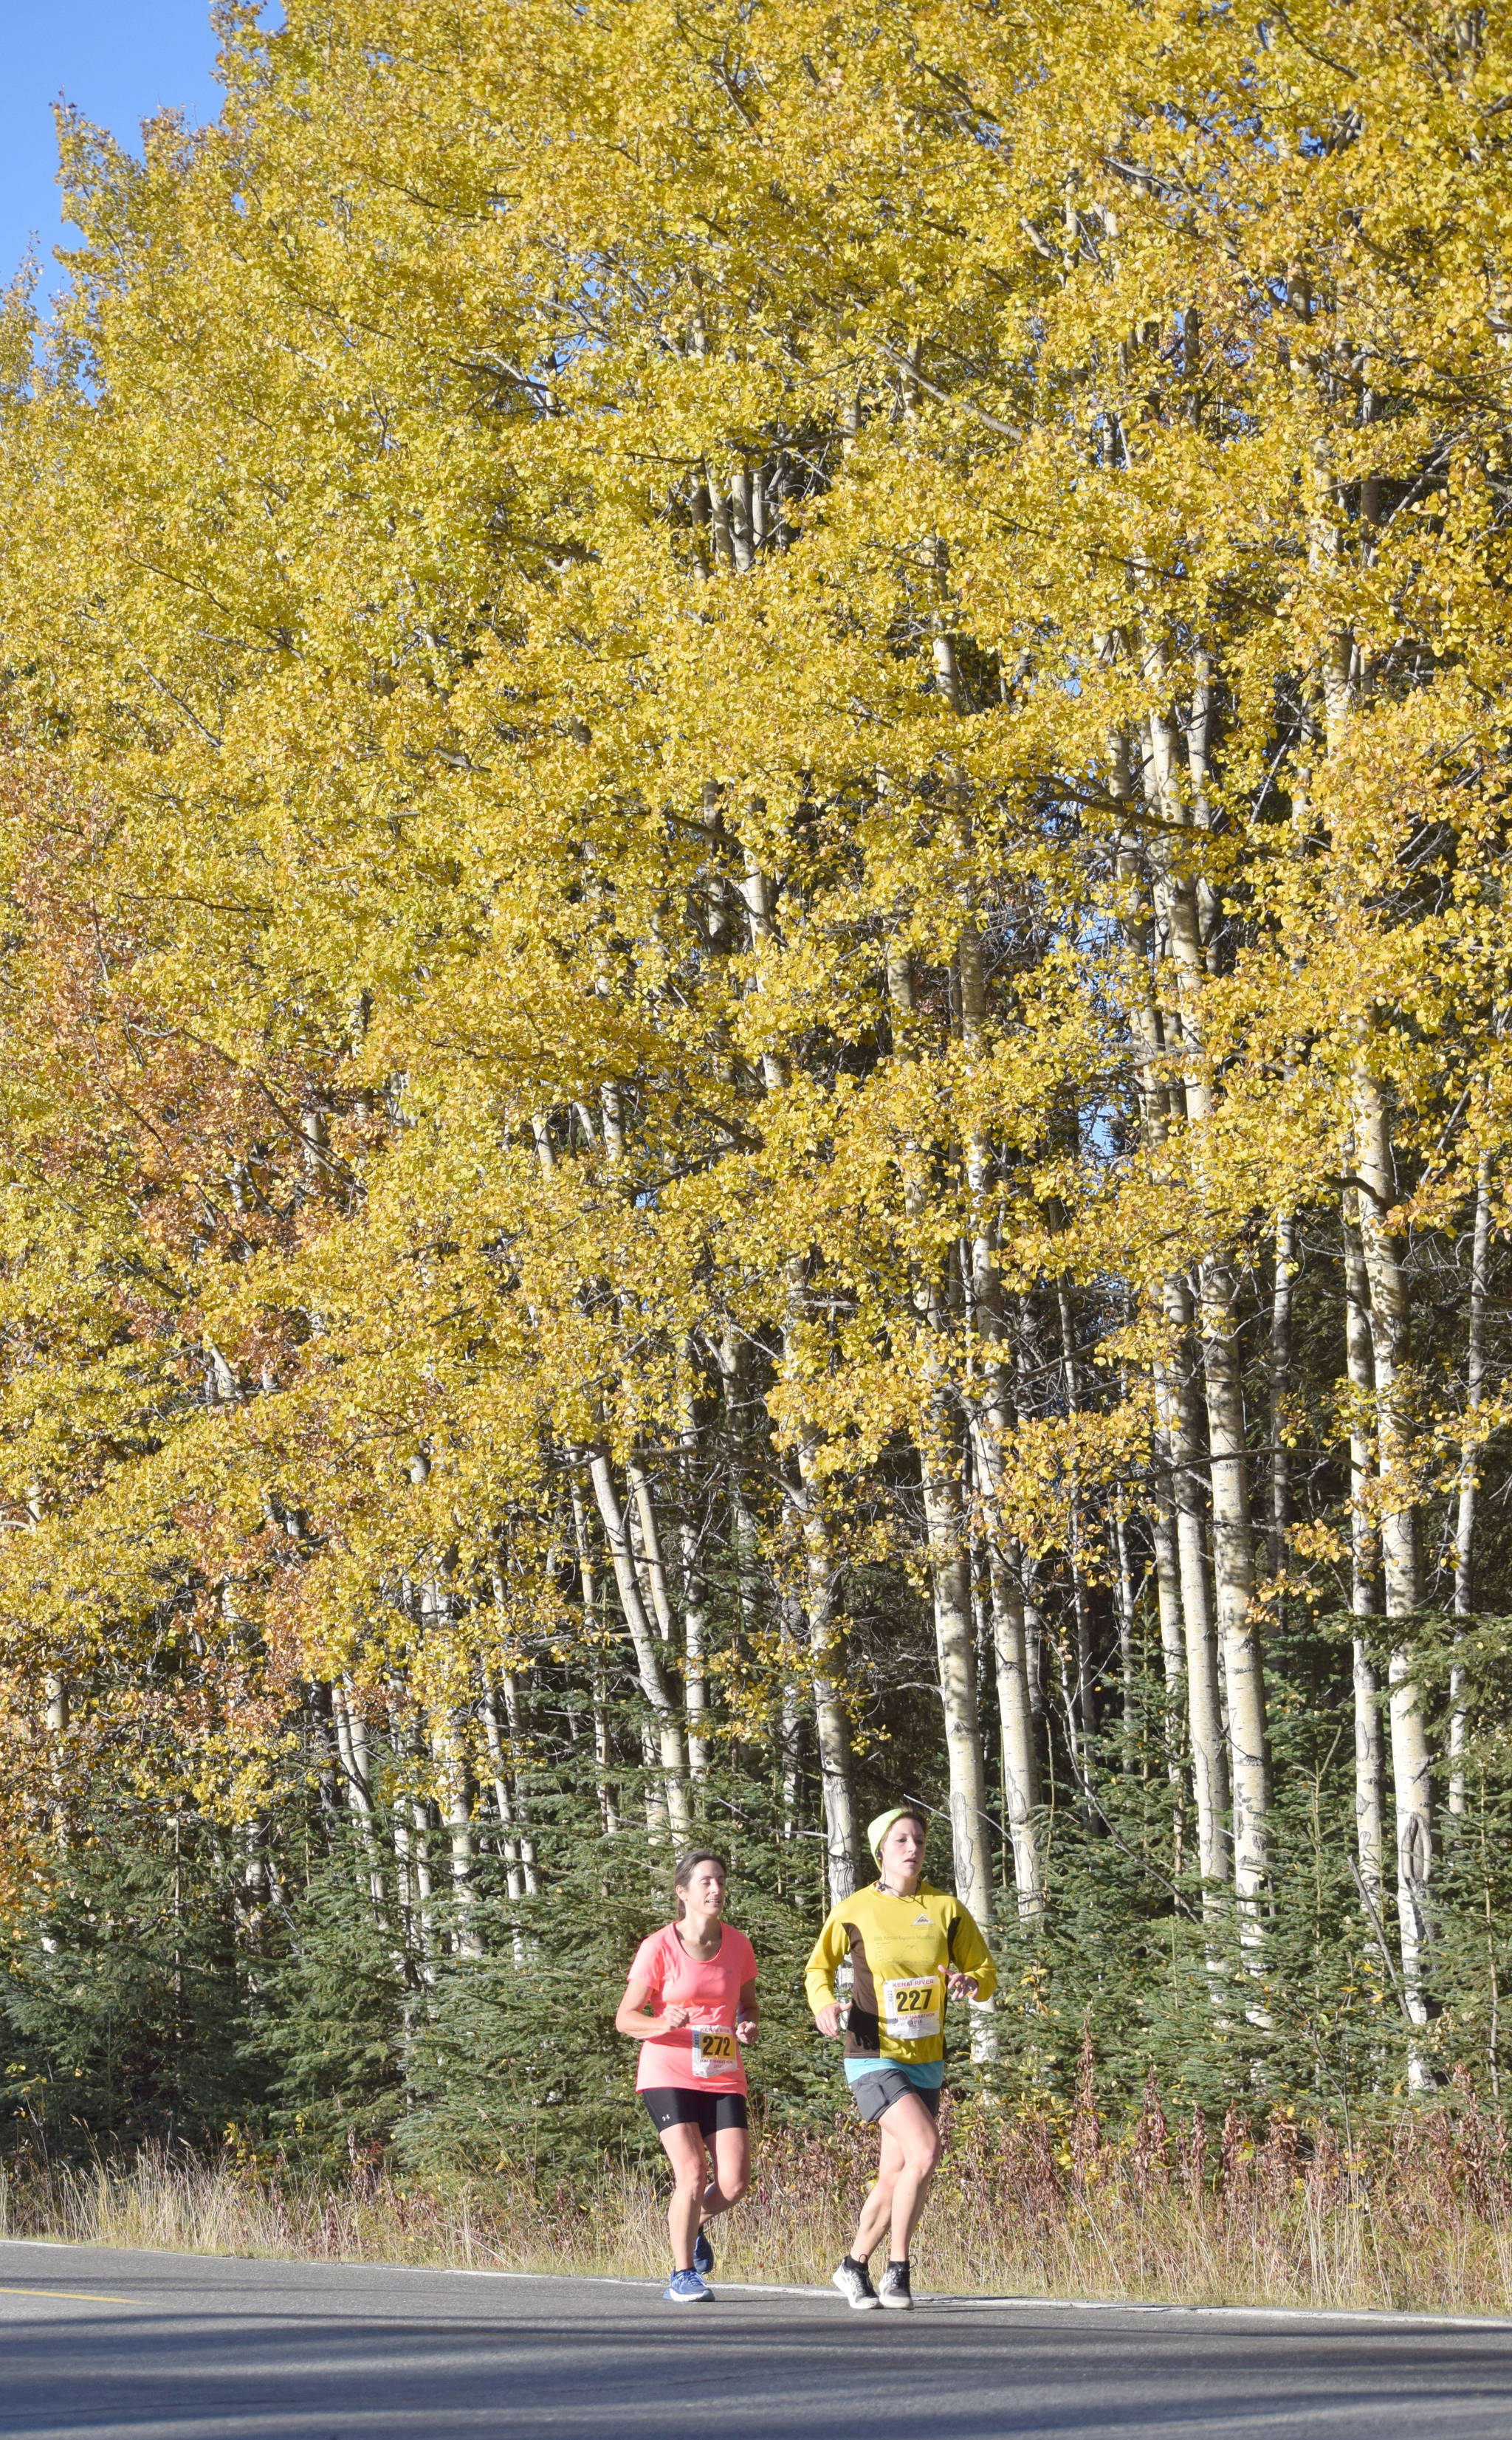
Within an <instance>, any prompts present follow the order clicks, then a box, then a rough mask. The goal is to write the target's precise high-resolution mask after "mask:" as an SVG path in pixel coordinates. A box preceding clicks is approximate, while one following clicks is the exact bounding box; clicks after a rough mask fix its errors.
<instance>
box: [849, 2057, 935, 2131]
mask: <svg viewBox="0 0 1512 2440" xmlns="http://www.w3.org/2000/svg"><path fill="white" fill-rule="evenodd" d="M909 2092H911V2093H912V2095H913V2097H914V2099H915V2100H916V2101H922V2102H923V2104H924V2106H925V2108H926V2109H927V2111H928V2113H929V2115H930V2117H931V2118H938V2117H939V2115H940V2087H939V2086H938V2085H937V2084H936V2085H933V2086H928V2085H922V2084H915V2083H914V2081H913V2078H912V2076H911V2075H907V2074H905V2072H904V2071H903V2069H902V2068H900V2067H892V2066H887V2067H879V2068H877V2069H876V2070H875V2071H874V2072H873V2074H871V2075H858V2076H857V2077H856V2079H855V2083H854V2084H853V2085H852V2087H851V2098H852V2100H853V2101H854V2102H855V2106H856V2108H857V2109H858V2110H859V2111H860V2113H861V2115H862V2117H863V2118H864V2119H865V2120H866V2123H867V2125H868V2126H875V2125H876V2122H877V2120H878V2119H879V2118H880V2117H881V2115H882V2112H883V2111H884V2109H891V2107H892V2105H893V2103H894V2102H895V2101H901V2100H902V2099H903V2097H904V2095H905V2094H906V2093H909Z"/></svg>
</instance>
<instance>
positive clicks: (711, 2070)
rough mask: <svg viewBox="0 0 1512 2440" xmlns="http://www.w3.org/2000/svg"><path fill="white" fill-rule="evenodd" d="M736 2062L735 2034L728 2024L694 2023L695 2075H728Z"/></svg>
mask: <svg viewBox="0 0 1512 2440" xmlns="http://www.w3.org/2000/svg"><path fill="white" fill-rule="evenodd" d="M734 2064H735V2036H734V2035H733V2033H732V2032H731V2031H730V2028H729V2026H728V2025H694V2027H693V2073H694V2075H728V2074H729V2072H730V2069H731V2068H732V2067H733V2066H734Z"/></svg>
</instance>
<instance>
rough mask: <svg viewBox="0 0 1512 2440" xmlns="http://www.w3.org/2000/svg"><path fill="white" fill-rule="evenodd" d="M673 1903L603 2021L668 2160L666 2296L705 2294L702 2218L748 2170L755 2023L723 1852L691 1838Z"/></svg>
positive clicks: (751, 1963) (725, 2206)
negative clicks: (613, 2011)
mask: <svg viewBox="0 0 1512 2440" xmlns="http://www.w3.org/2000/svg"><path fill="white" fill-rule="evenodd" d="M672 1878H673V1888H674V1890H675V1893H676V1899H677V1912H676V1916H675V1920H674V1921H673V1922H671V1923H665V1924H663V1925H662V1927H661V1929H660V1930H659V1931H654V1932H653V1933H652V1934H651V1937H650V1939H649V1940H643V1941H642V1942H641V1944H640V1946H639V1948H638V1949H637V1951H636V1956H635V1964H634V1965H632V1966H631V1968H630V1980H629V1982H627V1983H626V1984H625V1992H624V1998H623V1999H622V2000H621V2002H620V2011H619V2014H618V2016H617V2017H616V2018H615V2020H614V2021H615V2029H616V2031H617V2032H619V2033H621V2034H628V2035H629V2036H630V2038H631V2040H632V2041H636V2042H639V2044H640V2062H639V2067H638V2068H637V2070H636V2090H637V2091H638V2092H639V2095H640V2097H641V2099H642V2101H643V2102H644V2103H645V2105H646V2108H647V2109H648V2110H649V2111H650V2113H651V2123H652V2125H653V2126H655V2128H656V2130H657V2134H658V2135H659V2136H660V2138H661V2148H662V2150H663V2151H664V2152H665V2153H666V2155H667V2158H668V2160H669V2161H670V2162H672V2175H673V2181H674V2182H673V2190H672V2202H671V2204H670V2206H669V2208H668V2212H667V2230H668V2234H669V2235H670V2236H671V2238H672V2265H673V2269H672V2280H671V2284H670V2286H669V2287H667V2289H666V2301H667V2302H668V2304H670V2305H707V2304H711V2302H712V2301H713V2299H712V2291H711V2289H710V2288H709V2287H706V2286H705V2285H704V2273H705V2272H706V2271H709V2270H712V2269H713V2267H714V2254H713V2248H712V2247H711V2244H710V2242H709V2239H708V2237H707V2236H706V2235H705V2234H704V2228H703V2223H704V2221H705V2220H711V2219H715V2218H717V2217H718V2216H719V2214H720V2213H721V2212H726V2211H729V2207H730V2204H731V2203H738V2202H739V2200H740V2198H741V2197H742V2195H743V2194H744V2193H745V2191H746V2188H747V2184H748V2182H749V2180H750V2142H749V2138H748V2136H747V2132H746V2062H745V2060H744V2059H743V2058H742V2056H741V2051H742V2048H743V2046H744V2045H745V2044H746V2043H747V2042H748V2041H750V2040H751V2039H752V2038H753V2037H754V2036H755V2032H756V1952H755V1950H754V1949H753V1948H752V1947H751V1945H750V1942H749V1941H748V1940H747V1937H746V1935H745V1933H744V1932H743V1931H737V1930H736V1929H735V1928H734V1926H733V1924H729V1923H723V1922H721V1920H720V1911H721V1909H722V1908H723V1906H724V1903H725V1862H724V1858H723V1857H720V1856H713V1855H711V1854H710V1853H709V1852H708V1850H707V1849H703V1848H700V1849H699V1850H697V1851H696V1852H695V1853H694V1854H693V1855H690V1856H682V1857H678V1859H677V1863H676V1866H675V1870H674V1873H673V1876H672Z"/></svg>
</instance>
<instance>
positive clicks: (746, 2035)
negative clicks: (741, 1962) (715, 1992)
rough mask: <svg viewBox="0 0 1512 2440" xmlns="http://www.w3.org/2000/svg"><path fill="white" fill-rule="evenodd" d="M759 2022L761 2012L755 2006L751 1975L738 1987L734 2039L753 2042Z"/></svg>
mask: <svg viewBox="0 0 1512 2440" xmlns="http://www.w3.org/2000/svg"><path fill="white" fill-rule="evenodd" d="M760 2022H761V2010H760V2009H759V2008H758V2007H757V2005H756V1977H755V1975H754V1974H753V1975H752V1976H751V1978H750V1981H749V1982H743V1983H742V1984H741V1986H740V1999H739V2000H738V2001H737V2003H736V2007H735V2037H736V2039H737V2040H738V2041H742V2042H753V2041H754V2040H755V2038H756V2028H757V2026H758V2024H759V2023H760Z"/></svg>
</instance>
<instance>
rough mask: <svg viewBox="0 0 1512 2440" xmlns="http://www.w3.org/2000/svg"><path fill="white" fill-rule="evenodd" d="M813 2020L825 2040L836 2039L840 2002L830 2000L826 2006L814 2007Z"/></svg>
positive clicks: (838, 2029)
mask: <svg viewBox="0 0 1512 2440" xmlns="http://www.w3.org/2000/svg"><path fill="white" fill-rule="evenodd" d="M814 2022H815V2023H816V2025H818V2027H819V2032H820V2033H821V2034H822V2035H823V2036H824V2038H825V2040H826V2041H827V2042H833V2041H837V2039H838V2038H839V2031H840V2003H839V2001H838V2000H831V2001H830V2003H829V2006H828V2007H827V2008H816V2009H815V2011H814Z"/></svg>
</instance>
